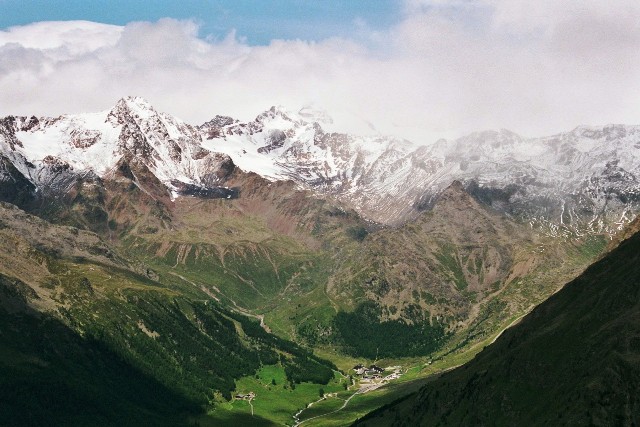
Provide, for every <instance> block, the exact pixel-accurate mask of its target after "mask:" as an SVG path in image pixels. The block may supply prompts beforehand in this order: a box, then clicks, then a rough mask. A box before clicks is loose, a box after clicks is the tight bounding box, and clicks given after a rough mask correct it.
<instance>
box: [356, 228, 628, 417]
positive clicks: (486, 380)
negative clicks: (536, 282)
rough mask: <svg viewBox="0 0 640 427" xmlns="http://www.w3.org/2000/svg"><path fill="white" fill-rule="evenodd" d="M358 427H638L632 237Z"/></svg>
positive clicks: (371, 415)
mask: <svg viewBox="0 0 640 427" xmlns="http://www.w3.org/2000/svg"><path fill="white" fill-rule="evenodd" d="M357 425H360V426H378V425H393V426H415V425H427V426H436V425H452V426H464V425H473V426H483V425H485V426H493V425H513V426H516V425H518V426H521V425H603V426H608V425H612V426H613V425H615V426H618V425H620V426H623V425H628V426H637V425H640V233H637V234H635V235H633V236H632V237H631V238H629V239H628V240H626V241H624V242H623V243H622V244H620V246H619V247H618V248H617V249H615V250H613V251H612V252H611V253H610V254H608V255H607V256H606V257H604V258H603V259H601V260H600V261H598V262H597V263H595V264H593V265H592V266H591V267H589V268H588V269H587V270H586V271H585V272H584V273H583V274H582V275H581V276H580V277H578V278H577V279H575V280H573V281H572V282H570V283H569V284H567V285H566V286H565V287H564V288H563V289H562V290H561V291H559V292H558V293H557V294H555V295H554V296H552V297H551V298H550V299H549V300H547V301H546V302H544V303H543V304H541V305H540V306H539V307H537V308H536V309H535V310H534V311H533V312H532V313H531V314H530V315H528V316H527V317H525V318H524V319H523V320H522V322H521V323H520V324H519V325H517V326H515V327H513V328H511V329H509V330H507V331H505V333H504V334H503V335H502V336H501V337H500V338H499V339H498V340H497V341H496V342H495V343H494V344H492V345H491V346H489V347H487V348H486V349H485V350H484V351H482V352H481V353H480V354H478V356H477V357H476V358H475V359H474V360H473V361H471V362H470V363H468V364H467V365H465V366H463V367H461V368H458V369H456V370H455V371H452V372H450V373H447V374H444V375H442V376H441V377H439V378H437V379H435V380H434V381H433V382H432V383H430V384H429V385H427V386H425V387H424V388H423V389H421V390H420V391H419V392H418V393H417V394H415V395H412V396H410V397H408V398H406V399H404V400H402V401H400V402H397V403H396V404H394V405H391V406H389V407H387V408H384V409H382V410H379V411H376V412H375V413H373V414H370V415H369V416H368V417H365V419H363V420H361V421H360V422H359V423H357Z"/></svg>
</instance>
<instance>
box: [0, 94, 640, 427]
mask: <svg viewBox="0 0 640 427" xmlns="http://www.w3.org/2000/svg"><path fill="white" fill-rule="evenodd" d="M638 148H640V127H637V126H623V125H608V126H602V127H586V126H581V127H578V128H576V129H574V130H572V131H570V132H566V133H561V134H558V135H554V136H550V137H544V138H524V137H521V136H518V135H516V134H514V133H512V132H509V131H506V130H502V131H486V132H479V133H474V134H471V135H468V136H465V137H462V138H459V139H456V140H451V141H445V140H440V141H436V142H433V143H428V144H416V143H413V142H410V141H406V140H401V139H398V138H393V137H388V136H383V135H368V136H359V135H350V134H345V133H340V132H338V131H336V130H335V129H333V124H332V120H331V118H330V116H329V115H328V114H327V113H325V112H321V111H318V110H314V109H311V108H303V109H301V110H300V111H297V112H292V111H288V110H286V109H285V108H283V107H272V108H270V109H269V110H267V111H265V112H264V113H262V114H260V115H258V116H257V117H256V118H255V120H253V121H249V122H241V121H238V120H236V119H233V118H231V117H227V116H220V115H219V116H215V117H214V118H213V119H211V120H209V121H207V122H206V123H204V124H202V125H190V124H187V123H185V122H183V121H182V120H180V119H178V118H175V117H173V116H171V115H169V114H166V113H162V112H158V111H156V110H155V109H154V108H153V107H152V106H151V105H150V104H149V103H148V102H146V101H145V100H143V99H142V98H137V97H127V98H123V99H121V100H119V101H118V102H117V103H116V105H115V106H114V107H113V108H111V109H109V110H106V111H104V112H100V113H87V114H78V115H64V116H60V117H57V118H48V117H18V116H8V117H5V118H2V119H0V201H1V202H3V204H2V206H1V209H0V233H2V234H3V236H4V241H3V243H2V245H0V259H1V260H2V265H1V268H0V274H1V275H2V276H1V278H2V284H3V289H4V291H3V292H4V294H3V295H5V296H4V297H2V301H1V302H2V303H3V304H2V315H3V316H4V317H3V321H4V322H5V323H6V325H11V324H15V325H16V326H15V328H14V332H15V334H14V335H15V336H18V335H19V334H20V333H22V329H20V328H26V329H25V331H27V330H29V328H31V327H32V325H33V324H34V322H35V323H37V322H38V321H41V320H42V319H44V320H42V321H44V322H45V323H46V324H47V325H48V326H47V329H46V334H45V335H44V336H36V335H29V336H30V337H31V338H30V339H31V341H27V342H25V343H23V344H21V345H18V346H16V343H13V342H12V340H11V339H9V338H7V337H8V336H5V338H7V340H6V342H5V345H6V349H7V350H6V351H5V358H4V359H3V360H4V361H5V362H4V367H5V368H6V369H12V370H14V371H15V372H19V376H20V377H21V378H25V382H24V383H23V385H22V386H23V387H25V389H29V388H33V387H37V376H38V375H40V374H41V372H42V369H41V368H42V366H48V365H51V366H56V367H57V368H56V370H54V371H52V375H53V376H52V377H51V378H52V379H51V384H54V383H55V382H56V381H58V379H56V378H57V377H56V375H61V377H65V376H67V375H68V373H69V369H71V368H69V366H68V365H64V363H62V359H61V358H60V357H58V356H56V354H57V353H55V351H54V353H53V355H52V354H50V353H47V354H43V353H41V352H40V350H39V349H38V348H39V347H38V344H37V343H38V342H39V340H43V339H45V340H48V342H50V343H52V346H53V348H55V347H56V340H58V339H59V340H60V341H61V342H72V346H73V347H74V348H76V350H77V351H76V352H75V353H74V354H75V355H76V356H77V358H78V361H79V362H78V368H77V369H76V368H73V369H72V371H74V372H75V373H76V374H77V375H78V376H79V377H80V378H85V377H88V376H89V375H90V372H91V371H92V370H94V369H98V368H96V367H95V366H93V365H92V364H91V362H89V360H91V357H89V355H90V354H99V356H96V357H97V360H102V362H100V363H103V364H105V366H106V365H108V366H112V367H115V366H124V365H122V363H124V364H125V365H126V369H128V370H130V372H132V375H133V376H134V377H135V378H138V379H139V381H138V383H137V384H139V386H140V388H139V396H140V399H139V400H136V401H132V402H131V404H130V405H124V406H122V408H123V411H134V412H135V411H141V410H142V411H146V409H144V408H146V407H149V400H148V399H147V396H150V395H149V394H148V393H151V390H152V389H153V387H154V385H153V384H156V386H158V385H159V386H161V387H162V390H164V391H166V394H164V395H163V396H165V397H166V398H167V399H169V400H171V399H174V397H175V396H180V399H182V400H175V399H174V401H175V402H177V403H176V404H178V403H179V405H178V406H180V408H181V409H180V411H183V412H184V413H185V414H188V413H191V414H194V413H197V412H198V411H197V408H203V407H204V408H209V409H211V408H218V409H217V410H216V411H214V412H215V415H214V418H215V419H217V422H218V423H219V424H221V425H225V423H227V424H229V425H233V424H234V423H237V422H238V420H239V418H233V416H236V415H237V416H242V417H244V416H246V414H244V415H242V414H240V415H239V414H235V413H234V414H233V416H231V415H228V414H227V413H226V412H224V411H225V410H224V409H221V408H224V407H225V406H224V405H225V404H226V403H225V402H228V401H229V400H230V399H231V396H232V393H233V392H234V390H235V391H238V387H240V386H241V385H243V384H247V383H248V382H252V383H251V384H253V385H252V387H263V388H264V389H265V393H276V390H278V393H282V392H285V391H286V393H287V396H288V397H285V398H282V397H280V398H278V400H277V403H274V402H275V400H274V401H270V400H269V399H268V398H267V401H268V402H271V403H269V404H268V405H275V406H267V407H264V408H262V409H261V408H260V406H259V405H260V402H259V401H257V403H256V404H257V405H258V412H259V414H258V415H260V417H262V418H260V420H259V421H260V423H263V424H265V425H270V423H276V424H283V423H287V422H288V421H286V420H287V419H289V418H291V417H292V416H293V414H294V413H295V412H296V411H297V410H298V409H300V407H302V406H303V405H304V404H306V403H309V401H310V400H309V398H310V397H309V393H311V395H313V394H317V393H318V390H319V389H320V388H321V387H324V388H326V389H327V390H332V389H335V390H341V389H342V387H343V386H345V389H348V388H349V387H350V386H351V384H349V383H348V382H347V378H348V376H346V375H344V374H345V373H346V372H347V371H348V364H349V363H351V361H354V360H358V359H360V358H364V359H366V360H370V361H378V363H379V362H380V360H382V361H384V360H388V361H389V363H391V362H390V361H392V360H398V359H400V360H415V358H418V359H419V360H423V359H424V358H429V359H430V360H445V359H447V358H451V357H462V356H461V355H464V354H469V352H471V353H473V352H475V351H477V350H476V349H478V348H479V347H480V346H483V345H486V344H488V343H489V342H490V341H491V340H492V338H493V337H495V336H496V334H498V333H499V332H500V331H502V330H503V329H504V328H506V327H507V326H509V325H510V324H512V323H513V322H514V321H515V320H516V319H518V318H520V317H521V316H523V315H525V314H526V313H528V312H529V311H531V310H532V308H533V307H535V306H537V305H538V304H540V303H542V302H543V301H545V300H546V299H547V298H549V297H550V296H551V295H553V294H554V293H556V292H557V291H558V290H559V289H561V288H562V287H563V285H564V284H565V283H567V282H569V281H571V280H572V279H574V278H575V277H577V276H578V275H579V274H580V273H581V272H582V271H583V270H584V269H585V268H587V267H588V266H589V265H590V264H592V263H593V262H594V261H596V260H597V259H598V258H599V257H601V256H602V255H603V254H605V253H606V252H608V251H609V250H611V249H612V248H614V247H615V246H616V244H617V242H618V241H619V240H620V239H622V237H621V236H625V237H628V236H629V235H630V234H632V233H633V227H634V225H633V224H634V223H633V221H634V218H635V217H636V215H637V213H638V210H639V208H640V206H639V203H640V202H639V200H640V199H639V194H640V193H639V191H638V189H639V187H638V180H637V178H636V177H637V176H638V173H639V170H640V158H639V156H638V154H637V153H638ZM630 224H631V225H630ZM38 319H40V320H38ZM14 335H12V337H13V336H14ZM75 335H77V336H78V337H80V338H81V340H80V341H73V340H75V339H76V338H73V336H75ZM389 337H393V339H389ZM85 339H88V340H89V344H90V345H89V346H88V347H86V348H84V347H83V344H82V343H83V342H84V341H82V340H85ZM69 340H72V341H69ZM96 352H97V353H96ZM207 354H209V356H207ZM318 354H321V355H322V357H320V356H318ZM407 358H413V359H407ZM113 360H116V361H117V363H115V364H112V361H113ZM29 361H31V362H29ZM334 363H335V364H334ZM118 364H120V365H118ZM336 365H338V366H336ZM74 369H75V370H74ZM109 369H111V368H109ZM114 369H115V368H114ZM339 370H341V371H342V373H339V372H338V371H339ZM34 373H35V374H34ZM267 375H271V376H272V377H273V378H267V377H266V376H267ZM254 377H255V378H254ZM147 379H149V381H147ZM270 380H273V384H271V381H270ZM105 381H106V379H105ZM118 381H120V379H118ZM123 381H124V379H123ZM65 384H66V385H65V387H67V389H68V390H69V392H70V393H72V394H74V393H77V387H78V384H77V383H65ZM276 384H279V385H280V387H273V386H275V385H276ZM296 384H298V386H296ZM5 385H6V386H7V387H13V386H15V384H14V383H12V382H10V381H9V382H7V383H5ZM49 385H50V384H49ZM283 387H284V388H283ZM324 388H323V390H324ZM94 391H95V393H94V394H93V395H87V399H88V401H90V402H92V403H90V405H93V406H94V407H95V408H98V410H99V412H100V413H101V414H103V415H101V416H103V418H101V419H102V421H103V424H105V425H107V424H109V423H113V424H114V425H117V424H118V420H117V419H113V418H110V416H109V415H108V412H109V411H108V409H105V408H104V407H103V406H102V404H99V403H98V402H100V401H102V400H104V399H105V398H106V397H108V399H107V400H109V399H115V397H113V396H112V395H110V394H109V393H106V392H104V390H101V389H99V388H98V389H96V390H94ZM305 393H307V394H305ZM269 395H271V394H269ZM172 396H173V397H172ZM92 399H93V400H92ZM12 402H13V400H12ZM263 402H264V401H263ZM23 403H24V402H23ZM63 403H64V404H63V405H62V406H61V407H64V408H67V406H66V405H67V403H68V402H63ZM19 404H20V403H19V402H17V401H16V405H19ZM26 404H27V406H28V407H30V408H36V409H37V410H36V409H34V410H33V411H32V412H34V411H35V412H38V413H41V416H37V417H35V418H24V417H23V415H24V414H20V413H17V412H12V411H11V410H9V412H7V413H6V414H5V415H6V416H7V417H11V418H10V419H12V420H13V421H12V422H13V423H14V424H15V425H20V424H22V425H24V424H25V423H28V422H29V420H30V419H32V420H38V422H42V421H43V420H46V419H47V417H48V416H49V415H47V411H53V409H47V408H46V405H42V404H41V402H40V401H39V400H38V399H35V398H34V399H33V400H28V401H27V402H26ZM265 405H267V404H265ZM294 405H300V406H294ZM54 408H55V405H54ZM194 408H196V409H194ZM252 408H253V407H252ZM0 409H2V407H0ZM5 409H6V408H5ZM9 409H11V408H9ZM260 411H262V412H261V413H260ZM35 412H34V413H35ZM30 414H31V412H30ZM220 414H222V415H220ZM224 414H227V415H224ZM50 415H51V417H52V418H51V419H58V420H60V422H67V421H68V420H67V421H65V420H66V419H65V418H64V417H63V418H56V417H57V416H58V415H59V414H57V415H56V414H50ZM180 416H182V415H180ZM191 416H192V417H193V416H196V418H195V419H194V418H191V420H192V421H194V422H195V421H197V422H200V421H201V420H203V419H201V418H198V417H199V415H191ZM185 417H187V418H188V415H185ZM229 417H231V418H229ZM205 418H206V417H205ZM7 419H9V418H7ZM354 419H355V418H354ZM74 420H75V421H69V422H71V423H72V424H74V423H75V424H78V423H80V421H78V420H79V419H74ZM172 420H173V418H172ZM256 420H257V418H252V420H251V421H252V422H258V421H256ZM289 421H290V419H289ZM34 422H35V421H34ZM87 422H89V423H90V421H87ZM141 422H143V421H141ZM171 422H173V421H171Z"/></svg>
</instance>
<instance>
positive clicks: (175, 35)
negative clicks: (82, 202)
mask: <svg viewBox="0 0 640 427" xmlns="http://www.w3.org/2000/svg"><path fill="white" fill-rule="evenodd" d="M612 4H614V5H616V6H615V7H614V6H611V5H612ZM405 11H406V14H405V17H404V19H403V20H402V22H399V23H398V25H396V26H395V27H393V28H392V29H391V30H389V31H386V32H381V31H375V30H373V29H370V28H368V27H367V26H366V25H365V24H364V23H362V22H360V23H356V24H355V29H354V31H355V32H356V33H357V34H356V35H355V36H354V37H356V38H354V39H353V40H346V39H339V38H335V39H327V40H324V41H321V42H306V41H300V40H274V41H272V42H271V44H269V45H268V46H249V45H247V44H246V43H245V42H244V40H243V39H242V38H239V37H237V36H236V34H235V33H234V32H231V33H230V34H229V36H228V37H226V38H225V39H223V40H211V39H206V38H205V39H202V38H199V37H198V27H197V25H196V24H194V23H193V22H190V21H176V20H171V19H164V20H160V21H158V22H156V23H147V22H138V23H131V24H128V25H126V26H125V27H118V26H110V25H103V24H95V23H88V22H45V23H36V24H31V25H28V26H23V27H14V28H10V29H8V30H6V31H0V115H6V114H37V115H57V114H61V113H65V112H80V111H97V110H101V109H106V108H109V107H110V106H111V105H112V104H113V103H114V102H115V101H116V100H117V99H118V98H120V97H122V96H125V95H140V96H143V97H145V98H147V99H148V100H149V101H150V102H151V103H152V104H154V105H155V106H156V108H158V109H160V110H163V111H167V112H169V113H172V114H175V115H177V116H179V117H182V118H183V119H185V120H187V121H189V122H192V123H200V122H203V121H205V120H207V119H209V118H210V117H211V116H213V115H214V114H229V115H233V116H236V117H238V118H241V119H250V118H252V117H253V116H255V114H257V113H259V112H260V111H262V110H264V109H266V108H268V107H269V106H271V105H274V104H283V105H286V106H289V107H291V108H299V107H301V106H303V105H307V104H314V105H316V106H319V107H323V108H326V109H327V110H328V111H329V112H330V113H331V114H332V115H334V116H336V115H337V116H338V117H336V118H337V119H338V122H342V123H345V122H347V123H348V122H349V121H350V119H351V118H352V117H354V116H358V117H361V118H364V119H368V120H369V121H370V122H371V123H373V124H374V126H376V127H377V128H378V129H379V130H381V131H382V132H391V133H399V134H401V135H404V136H411V137H414V139H416V138H417V139H420V140H430V139H433V138H435V137H437V136H440V135H459V134H461V133H464V132H468V131H472V130H477V129H484V128H502V127H505V128H509V129H512V130H515V131H517V132H521V133H524V134H529V135H534V134H535V135H540V134H545V133H550V132H555V131H559V130H565V129H570V128H572V127H574V126H576V125H578V124H584V123H589V124H599V123H608V122H626V123H640V102H639V101H640V79H638V70H640V24H639V23H640V6H638V5H637V4H636V2H635V1H627V0H620V1H618V2H598V1H590V0H587V1H585V2H574V1H568V0H567V1H565V0H553V1H544V0H541V1H537V2H529V1H526V2H525V1H524V0H475V1H473V0H469V1H464V0H410V1H407V3H406V8H405ZM366 32H369V34H365V33H366ZM362 40H367V43H368V45H367V46H364V45H362V44H361V43H360V42H359V41H362ZM360 124H361V122H358V125H360ZM357 130H362V129H361V128H359V129H357Z"/></svg>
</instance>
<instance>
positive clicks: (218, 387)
mask: <svg viewBox="0 0 640 427" xmlns="http://www.w3.org/2000/svg"><path fill="white" fill-rule="evenodd" d="M0 261H1V262H0V283H1V285H2V288H1V289H2V291H1V292H0V317H1V320H2V321H3V322H6V324H7V325H9V327H10V331H11V334H8V333H7V334H5V333H3V334H2V339H3V340H5V341H3V343H4V344H5V346H3V352H2V355H3V358H2V363H1V364H0V368H1V369H2V370H1V375H0V378H2V379H3V380H2V381H3V385H7V386H11V385H16V386H20V387H22V391H23V392H21V393H19V394H18V396H13V397H12V398H11V399H9V400H7V402H12V404H11V405H8V406H1V407H0V409H1V410H2V411H3V413H4V414H5V415H6V417H3V419H10V420H16V421H15V423H18V424H20V422H19V420H27V423H28V422H31V421H29V420H38V419H47V416H48V415H49V416H50V417H51V419H52V420H56V419H58V420H68V422H69V423H71V424H72V425H83V423H87V422H89V421H90V420H91V419H92V418H91V415H87V418H82V417H80V418H77V417H76V416H79V415H78V411H71V413H70V414H67V415H68V418H65V414H64V411H66V410H69V402H70V400H65V399H71V400H73V399H74V397H73V396H75V395H77V394H78V393H79V391H80V388H79V387H80V384H81V383H82V381H83V380H87V378H89V375H90V369H92V368H95V369H98V370H101V371H100V373H99V374H97V377H98V378H100V379H104V380H105V383H104V384H102V383H99V384H96V385H95V387H93V388H91V389H90V392H89V394H88V395H87V396H86V398H84V400H79V402H80V401H82V402H87V403H88V404H91V405H94V406H95V407H96V410H97V411H100V414H97V415H96V417H95V420H100V419H102V418H101V417H104V421H105V424H109V423H116V424H118V425H126V424H127V423H129V425H135V424H136V423H138V424H144V423H145V422H147V421H148V420H151V419H153V417H151V418H148V419H147V421H143V420H141V418H142V415H136V416H133V418H131V421H130V422H129V421H127V420H126V413H127V411H143V413H144V412H145V411H155V409H154V408H155V406H156V405H157V403H156V402H155V401H153V400H152V398H151V396H152V394H151V393H152V392H153V390H154V389H157V390H158V392H159V393H160V394H159V398H161V399H165V398H166V399H173V401H172V403H170V404H169V405H168V408H173V409H174V410H177V409H179V410H180V411H182V410H188V412H189V413H191V414H194V413H196V412H198V411H199V410H200V409H201V408H202V407H204V406H205V405H209V404H211V403H212V402H216V401H222V400H223V398H226V399H230V398H231V392H232V391H233V390H234V389H235V381H236V380H238V379H239V378H241V377H245V376H249V375H253V374H254V373H255V372H256V370H258V369H259V368H261V367H263V366H266V365H275V364H277V365H279V366H282V367H283V369H285V370H286V372H287V378H288V379H289V380H290V381H292V382H293V381H312V382H316V383H322V384H326V383H327V382H328V381H329V380H330V379H332V378H333V371H332V368H333V366H332V365H331V364H330V363H328V362H326V361H324V360H321V359H319V358H317V357H315V356H313V355H312V354H311V353H309V352H308V351H307V350H304V349H302V348H300V347H298V346H297V345H295V344H293V343H291V342H287V341H284V340H282V339H280V338H277V337H276V336H274V335H271V334H268V333H267V332H265V331H264V330H263V329H262V328H261V327H260V326H259V323H258V322H257V321H255V320H253V319H250V318H248V317H245V316H243V315H241V314H240V313H238V312H237V311H231V310H229V309H228V308H226V307H224V306H222V305H220V304H218V303H217V302H216V301H214V300H213V299H212V298H211V297H210V296H209V295H208V293H207V292H206V290H202V289H200V288H198V287H194V286H192V284H190V283H188V282H187V281H184V280H181V279H180V278H179V277H176V278H174V279H173V280H166V281H165V278H164V277H163V276H160V275H158V274H157V273H155V272H153V271H152V270H150V269H149V268H148V267H147V266H145V265H142V264H139V263H138V262H131V261H129V260H127V259H125V258H123V257H121V256H119V255H117V254H116V253H115V252H114V251H113V250H112V249H111V248H110V247H109V246H108V245H107V244H105V243H104V241H102V240H101V239H100V238H99V237H98V236H97V235H96V234H94V233H91V232H87V231H84V230H78V229H76V228H73V227H61V226H56V225H52V224H50V223H48V222H46V221H43V220H41V219H39V218H37V217H34V216H32V215H29V214H27V213H25V212H23V211H21V210H19V209H18V208H16V207H15V206H13V205H10V204H6V203H3V204H1V205H0ZM37 324H40V325H41V327H42V328H43V329H42V335H38V333H36V332H34V331H30V330H29V328H31V327H33V326H34V325H37ZM23 328H24V329H23ZM21 334H24V335H25V336H27V337H28V338H29V340H27V341H25V342H20V341H19V340H18V341H16V338H17V337H19V336H20V335H21ZM39 340H46V346H45V347H44V348H43V349H39V348H38V346H37V342H38V341H39ZM66 345H69V346H70V348H72V349H73V353H72V354H70V357H71V360H70V361H69V362H65V361H64V359H63V358H61V357H60V354H63V353H64V351H65V346H66ZM47 352H52V354H48V353H47ZM91 357H95V358H96V360H95V361H94V362H91V359H89V360H88V359H87V358H91ZM72 361H76V362H77V363H78V365H77V366H74V365H73V363H71V362H72ZM42 366H49V367H50V372H49V374H48V375H47V376H46V381H43V382H42V383H39V382H38V381H37V375H38V372H42V369H41V368H42ZM118 366H120V367H121V369H124V371H123V373H126V372H129V373H130V374H131V380H132V381H134V382H135V381H139V382H136V383H135V384H133V385H132V386H135V387H133V388H132V390H136V387H139V388H138V390H139V392H140V393H141V395H140V396H138V397H139V399H138V398H133V399H132V401H131V402H127V400H126V399H127V396H129V397H131V396H130V393H129V392H127V393H123V395H122V396H118V395H117V394H114V391H115V390H117V387H121V386H122V384H121V382H122V381H125V379H124V378H121V377H120V376H115V377H114V378H106V377H107V376H108V375H109V372H111V371H110V370H111V369H116V368H117V367H118ZM11 372H13V373H15V374H16V375H18V376H17V377H12V376H11V375H10V373H11ZM70 373H76V374H78V375H79V376H80V377H79V378H78V379H77V381H66V380H65V381H63V382H62V383H61V385H60V387H59V390H60V391H64V390H67V391H68V392H70V393H72V395H70V396H66V395H61V396H57V395H52V396H48V397H47V399H48V400H47V401H48V402H51V404H50V405H47V404H41V403H39V402H38V400H37V399H36V398H34V397H33V396H42V393H43V392H46V391H47V390H54V389H55V388H52V387H53V385H52V384H51V383H50V382H51V381H54V382H55V381H56V378H64V377H65V375H68V374H70ZM39 384H42V385H43V387H44V388H43V389H38V386H39ZM109 384H111V386H113V387H116V389H114V391H112V390H110V389H109V387H111V386H110V385H109ZM163 390H165V391H163ZM172 396H174V397H172ZM101 397H104V398H107V402H112V403H113V407H111V406H109V405H107V406H105V404H106V403H104V402H96V400H99V399H100V398H101ZM161 401H162V400H161ZM15 405H19V406H21V407H23V406H25V405H26V406H27V407H28V411H32V410H33V411H36V410H38V409H43V410H45V412H44V413H43V414H33V413H31V412H27V413H21V412H20V411H18V410H17V409H16V406H15ZM117 408H120V409H121V410H123V411H125V413H124V414H123V415H118V414H116V413H114V412H113V410H115V409H117ZM156 412H158V415H161V414H163V413H165V411H164V409H163V410H159V411H156ZM186 415H188V414H185V415H184V416H182V415H180V414H178V413H176V414H175V416H176V417H182V419H186V418H184V417H186ZM122 417H125V420H124V421H123V419H122ZM118 420H119V421H118ZM136 420H137V421H136ZM12 422H13V421H12ZM52 422H53V421H52ZM166 422H167V423H168V424H175V423H177V420H176V418H175V417H173V416H169V415H168V419H167V421H166Z"/></svg>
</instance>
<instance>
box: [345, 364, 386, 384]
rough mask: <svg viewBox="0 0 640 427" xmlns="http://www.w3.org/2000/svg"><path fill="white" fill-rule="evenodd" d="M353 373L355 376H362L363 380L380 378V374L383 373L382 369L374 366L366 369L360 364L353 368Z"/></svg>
mask: <svg viewBox="0 0 640 427" xmlns="http://www.w3.org/2000/svg"><path fill="white" fill-rule="evenodd" d="M353 371H354V372H355V373H356V375H360V376H362V378H363V379H366V380H370V379H376V378H382V373H383V372H384V368H381V367H379V366H376V365H371V366H369V367H368V368H367V367H365V366H364V365H362V364H357V365H356V366H354V367H353Z"/></svg>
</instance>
